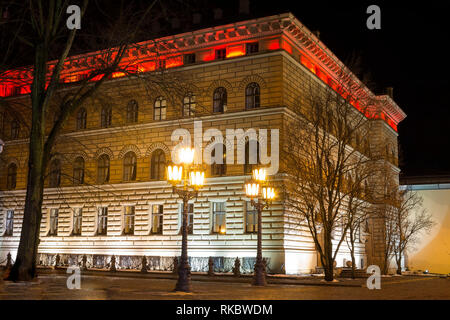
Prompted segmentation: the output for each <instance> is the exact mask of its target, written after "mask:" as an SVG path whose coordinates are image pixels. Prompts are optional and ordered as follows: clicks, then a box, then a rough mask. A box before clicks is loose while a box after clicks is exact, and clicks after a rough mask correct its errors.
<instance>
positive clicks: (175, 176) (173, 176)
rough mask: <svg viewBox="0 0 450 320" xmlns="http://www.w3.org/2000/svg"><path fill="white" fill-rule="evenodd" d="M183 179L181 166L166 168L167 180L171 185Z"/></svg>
mask: <svg viewBox="0 0 450 320" xmlns="http://www.w3.org/2000/svg"><path fill="white" fill-rule="evenodd" d="M182 177H183V167H182V166H175V165H174V166H168V167H167V180H168V181H169V182H171V183H178V182H180V181H181V178H182Z"/></svg>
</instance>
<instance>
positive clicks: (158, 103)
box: [153, 97, 167, 120]
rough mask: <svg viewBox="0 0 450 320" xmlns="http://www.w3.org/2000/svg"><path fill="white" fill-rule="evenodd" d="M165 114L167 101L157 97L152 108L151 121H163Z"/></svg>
mask: <svg viewBox="0 0 450 320" xmlns="http://www.w3.org/2000/svg"><path fill="white" fill-rule="evenodd" d="M166 112H167V101H166V99H164V98H163V97H158V98H156V100H155V105H154V107H153V120H165V119H166Z"/></svg>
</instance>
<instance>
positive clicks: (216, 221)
mask: <svg viewBox="0 0 450 320" xmlns="http://www.w3.org/2000/svg"><path fill="white" fill-rule="evenodd" d="M212 210H213V211H212V232H213V233H220V234H225V232H226V220H225V217H226V212H225V202H213V208H212Z"/></svg>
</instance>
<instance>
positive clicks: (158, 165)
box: [150, 149, 166, 180]
mask: <svg viewBox="0 0 450 320" xmlns="http://www.w3.org/2000/svg"><path fill="white" fill-rule="evenodd" d="M150 171H151V175H150V178H151V179H152V180H163V179H164V175H165V172H166V155H165V154H164V151H162V150H161V149H157V150H155V151H154V152H153V153H152V159H151V166H150Z"/></svg>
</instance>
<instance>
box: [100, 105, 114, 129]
mask: <svg viewBox="0 0 450 320" xmlns="http://www.w3.org/2000/svg"><path fill="white" fill-rule="evenodd" d="M111 121H112V108H111V107H103V108H102V116H101V126H102V128H108V127H110V126H111Z"/></svg>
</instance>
